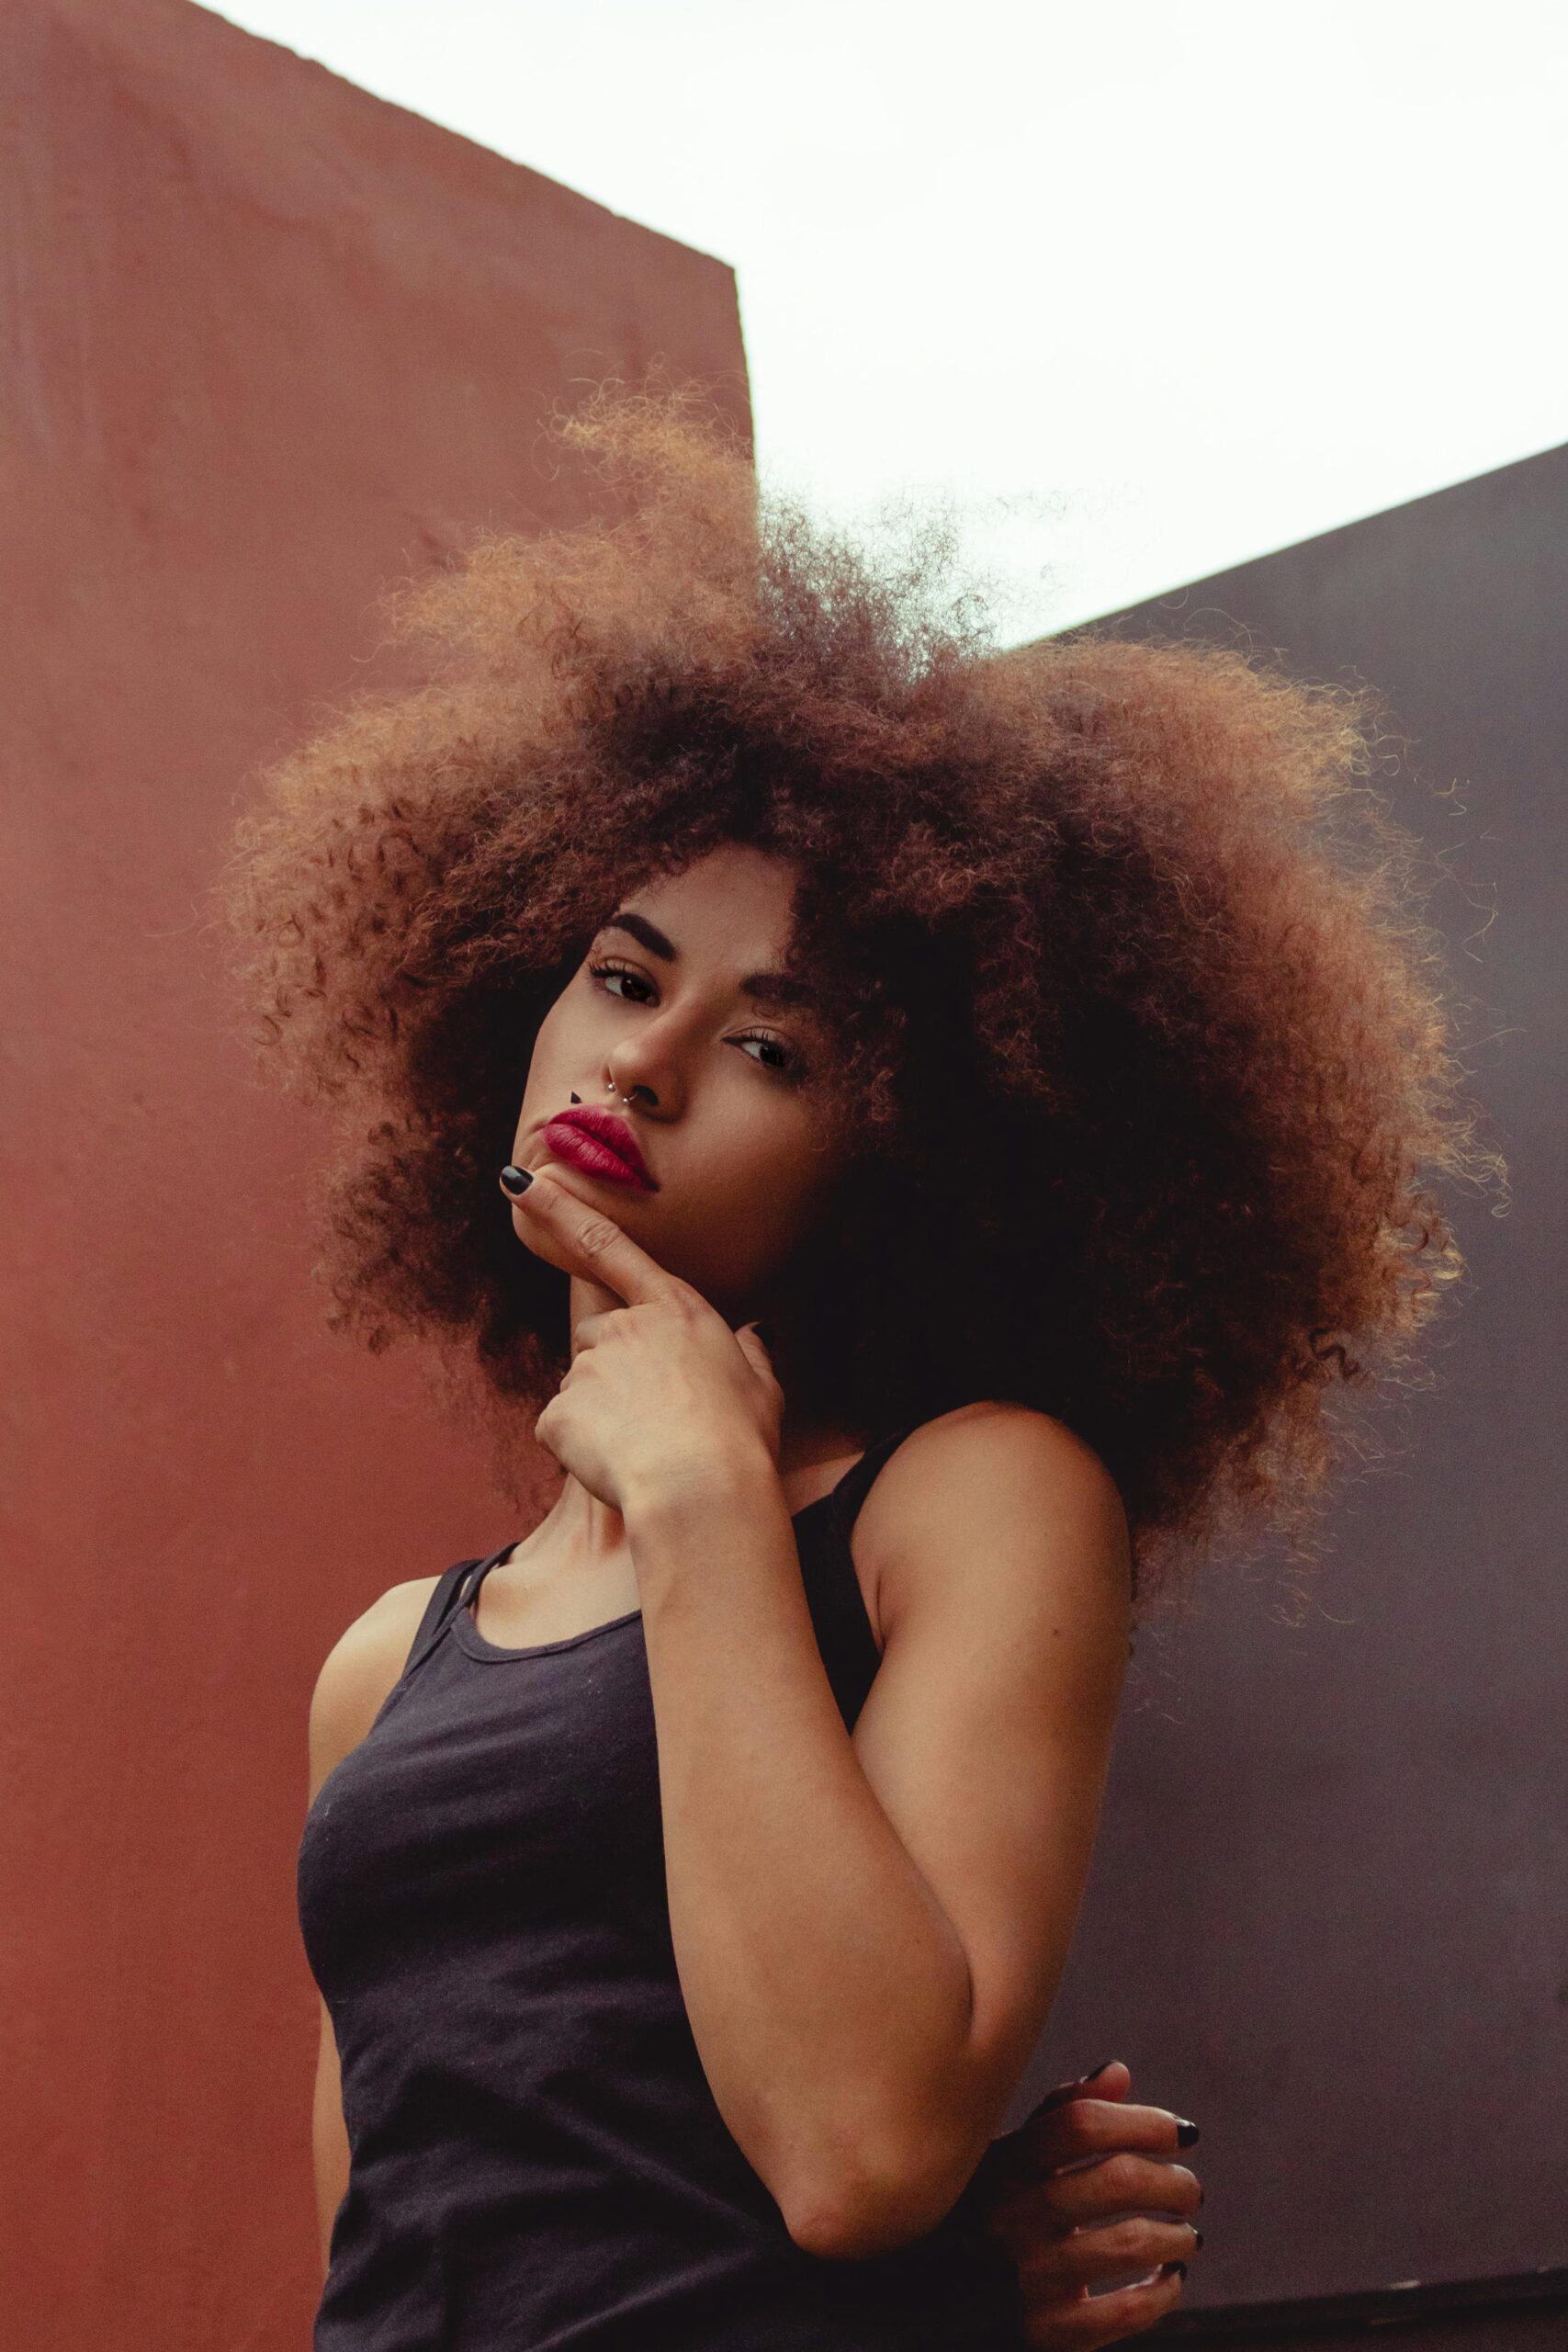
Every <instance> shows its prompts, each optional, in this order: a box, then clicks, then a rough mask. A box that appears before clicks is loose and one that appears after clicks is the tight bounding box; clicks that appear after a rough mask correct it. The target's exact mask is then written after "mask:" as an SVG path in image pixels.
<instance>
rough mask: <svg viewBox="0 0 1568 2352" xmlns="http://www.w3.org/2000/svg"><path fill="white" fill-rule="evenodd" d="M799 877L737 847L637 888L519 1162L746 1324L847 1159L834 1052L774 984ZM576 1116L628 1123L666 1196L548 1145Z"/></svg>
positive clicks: (583, 974) (569, 990) (551, 1066)
mask: <svg viewBox="0 0 1568 2352" xmlns="http://www.w3.org/2000/svg"><path fill="white" fill-rule="evenodd" d="M795 880H796V868H795V865H794V864H793V863H792V862H791V861H789V860H787V859H784V858H782V857H779V856H776V855H773V854H770V853H768V852H765V851H762V850H757V849H752V848H750V847H746V846H742V845H740V844H739V843H727V844H725V845H724V846H723V847H721V848H719V849H716V850H715V851H713V852H712V853H710V854H708V855H707V856H705V857H703V858H701V859H699V860H698V861H697V862H696V863H695V864H694V865H690V866H688V867H687V869H686V870H685V872H684V873H682V874H680V875H678V876H673V877H671V876H655V877H654V878H653V879H652V880H651V881H649V883H647V884H646V885H645V886H644V887H643V888H639V889H637V890H634V891H632V892H631V893H630V894H629V895H628V897H627V898H626V899H625V900H624V901H623V903H622V904H621V906H620V907H619V908H618V909H617V910H615V913H614V914H613V915H612V917H611V918H610V920H609V921H608V922H605V923H604V925H603V926H602V928H601V929H600V930H599V932H598V933H596V934H595V936H594V939H593V942H592V946H591V947H590V949H589V952H588V955H587V956H586V957H585V958H584V961H583V963H582V965H581V967H580V969H579V970H578V971H577V972H576V973H575V974H574V976H573V977H572V978H571V979H570V981H569V982H568V984H567V986H566V988H565V989H564V990H563V991H562V993H561V995H560V996H559V997H558V999H557V1000H556V1002H555V1003H554V1005H553V1006H552V1007H551V1009H550V1011H549V1012H548V1014H547V1016H546V1018H545V1020H544V1022H543V1023H541V1025H540V1029H539V1033H538V1037H537V1040H536V1044H535V1047H534V1057H533V1060H532V1062H531V1064H530V1066H529V1070H528V1083H527V1089H526V1091H525V1094H524V1097H523V1109H522V1113H521V1115H520V1117H519V1119H518V1122H517V1135H516V1141H515V1143H514V1145H513V1154H512V1157H513V1160H514V1161H515V1162H516V1163H517V1165H518V1166H519V1167H522V1168H528V1169H536V1168H542V1167H545V1166H546V1165H548V1167H549V1170H550V1174H551V1176H552V1177H553V1178H555V1179H557V1180H558V1182H560V1183H562V1184H564V1185H565V1186H566V1187H567V1189H568V1190H569V1191H570V1192H572V1193H576V1194H577V1195H578V1196H579V1198H580V1199H581V1200H583V1201H585V1202H591V1203H592V1204H593V1206H594V1207H596V1208H601V1209H603V1210H604V1212H605V1214H606V1215H607V1216H611V1217H613V1218H614V1219H615V1223H616V1224H617V1225H619V1226H620V1227H623V1229H624V1230H625V1231H626V1233H628V1234H629V1235H630V1236H631V1237H632V1238H633V1239H634V1240H635V1241H637V1243H638V1244H639V1245H640V1246H641V1247H642V1248H643V1249H644V1250H647V1251H648V1253H649V1256H650V1257H651V1258H655V1259H657V1261H659V1263H660V1265H661V1266H663V1267H665V1268H667V1269H668V1271H669V1272H671V1273H674V1274H678V1275H680V1276H681V1278H682V1281H685V1282H688V1283H691V1284H692V1285H693V1286H694V1288H695V1289H696V1290H699V1291H701V1293H702V1294H703V1295H704V1297H705V1298H706V1299H707V1300H708V1301H709V1303H710V1304H711V1305H712V1306H715V1307H716V1308H717V1310H718V1311H719V1313H721V1314H722V1315H724V1316H725V1317H726V1318H727V1320H728V1321H729V1322H730V1323H731V1324H732V1325H733V1324H738V1323H740V1322H744V1321H746V1320H748V1319H749V1318H750V1317H752V1316H760V1315H761V1314H763V1313H764V1312H765V1311H767V1310H768V1309H769V1308H770V1307H774V1306H776V1304H777V1300H776V1296H775V1286H776V1285H777V1284H778V1283H779V1279H780V1277H781V1276H782V1275H783V1273H784V1269H785V1268H786V1267H787V1265H788V1262H789V1260H790V1257H791V1255H792V1253H793V1251H794V1250H795V1246H796V1244H797V1243H798V1242H799V1241H800V1240H802V1239H803V1238H805V1236H806V1235H807V1233H808V1232H809V1231H810V1229H811V1227H812V1226H813V1225H814V1223H815V1221H816V1219H817V1217H818V1215H819V1214H820V1213H821V1212H822V1209H823V1208H824V1206H825V1204H826V1202H827V1199H828V1196H829V1193H830V1191H831V1188H832V1184H833V1182H834V1179H835V1177H836V1175H837V1173H838V1170H839V1167H840V1156H839V1155H838V1154H837V1153H836V1152H834V1151H833V1150H832V1149H831V1148H830V1147H829V1145H828V1143H827V1140H826V1135H825V1130H824V1129H823V1127H822V1126H821V1125H819V1122H818V1114H817V1111H816V1108H815V1100H814V1088H813V1083H812V1081H813V1078H814V1076H815V1074H816V1073H817V1072H818V1070H819V1069H821V1068H822V1066H823V1063H822V1057H823V1056H824V1055H825V1053H826V1052H827V1050H828V1046H827V1040H826V1038H825V1036H824V1035H823V1034H822V1033H821V1032H820V1030H819V1029H818V1025H817V1023H815V1021H814V1020H813V1018H812V1015H811V1013H810V1011H809V1009H808V1007H807V1005H806V1004H804V1003H801V1002H799V1001H795V999H794V998H793V996H791V995H790V994H788V993H786V992H784V991H783V990H781V989H779V988H778V987H777V986H776V985H775V983H776V978H777V976H778V975H779V974H781V973H782V971H783V967H784V962H785V959H786V956H787V951H788V945H789V938H790V932H791V901H792V898H793V894H794V889H795ZM612 1085H613V1086H614V1088H615V1091H614V1092H613V1093H612V1091H610V1090H611V1087H612ZM578 1107H581V1109H583V1110H587V1111H592V1112H595V1113H598V1112H608V1113H610V1114H612V1115H613V1116H614V1117H615V1118H618V1119H619V1120H621V1121H623V1122H624V1124H625V1128H629V1129H630V1131H631V1135H632V1136H633V1137H634V1138H635V1141H636V1144H637V1147H638V1148H639V1149H640V1151H641V1155H642V1159H643V1160H644V1162H645V1163H646V1166H647V1170H648V1172H649V1177H650V1178H651V1180H652V1182H653V1185H654V1186H655V1187H656V1189H653V1190H649V1189H646V1188H645V1187H642V1186H637V1185H632V1184H628V1183H626V1182H620V1181H616V1180H615V1178H613V1177H611V1176H607V1175H604V1174H602V1173H598V1172H595V1170H593V1168H592V1166H591V1165H590V1164H588V1159H591V1157H592V1150H593V1147H592V1145H590V1146H588V1147H587V1158H586V1159H585V1158H583V1157H580V1156H579V1150H580V1148H577V1147H573V1145H572V1142H571V1138H570V1135H563V1134H562V1133H560V1132H559V1131H557V1133H556V1134H555V1135H554V1136H553V1137H552V1136H547V1134H546V1129H547V1127H548V1126H549V1125H550V1122H551V1121H552V1120H555V1119H558V1118H559V1117H560V1115H561V1114H562V1113H570V1112H572V1111H573V1110H575V1109H576V1108H578ZM623 1132H624V1131H623Z"/></svg>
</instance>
